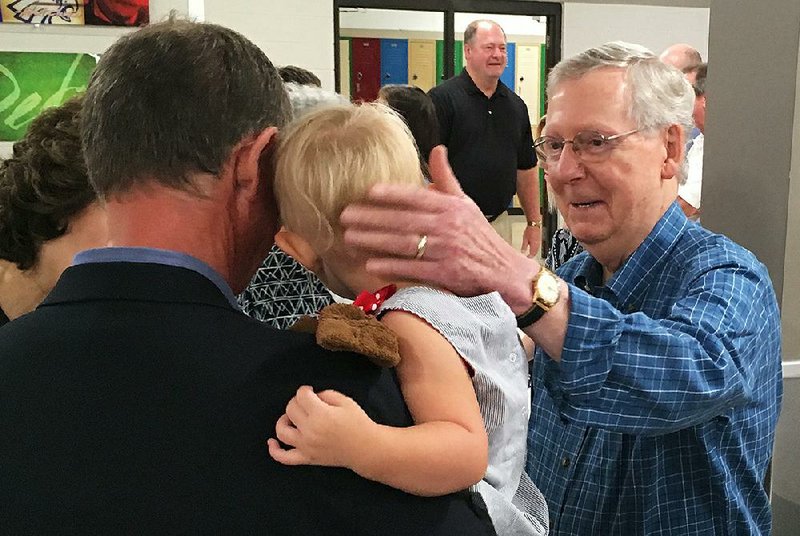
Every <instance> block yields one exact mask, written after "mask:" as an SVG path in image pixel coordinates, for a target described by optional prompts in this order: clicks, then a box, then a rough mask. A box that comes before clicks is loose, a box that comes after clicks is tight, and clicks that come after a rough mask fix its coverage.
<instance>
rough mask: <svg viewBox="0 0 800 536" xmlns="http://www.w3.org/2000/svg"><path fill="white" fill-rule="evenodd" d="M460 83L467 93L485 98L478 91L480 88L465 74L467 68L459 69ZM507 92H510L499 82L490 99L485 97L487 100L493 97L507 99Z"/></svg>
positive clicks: (481, 92)
mask: <svg viewBox="0 0 800 536" xmlns="http://www.w3.org/2000/svg"><path fill="white" fill-rule="evenodd" d="M458 76H459V78H460V79H461V81H462V82H463V83H464V85H465V87H466V89H467V93H472V94H476V95H481V96H483V97H486V94H485V93H484V92H483V91H481V90H480V88H479V87H478V86H477V85H476V84H475V81H474V80H472V77H471V76H470V75H469V73H468V72H467V68H466V67H464V68H463V69H461V74H460V75H458ZM507 91H510V90H509V89H508V88H507V87H506V85H505V84H504V83H503V82H501V81H500V80H498V81H497V89H495V90H494V93H492V96H491V97H486V98H488V99H493V98H494V97H495V96H497V97H508V94H507V93H506V92H507Z"/></svg>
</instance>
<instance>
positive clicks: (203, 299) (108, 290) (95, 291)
mask: <svg viewBox="0 0 800 536" xmlns="http://www.w3.org/2000/svg"><path fill="white" fill-rule="evenodd" d="M107 300H110V301H145V302H158V303H191V304H204V305H210V306H213V307H222V308H225V309H231V310H236V309H235V307H234V306H233V305H232V304H231V303H230V302H229V301H228V299H227V298H226V296H225V295H224V293H223V292H222V291H221V290H220V289H219V288H218V287H217V286H216V285H215V284H214V283H212V282H211V281H210V280H209V279H208V278H206V277H205V276H203V275H201V274H199V273H198V272H196V271H194V270H191V269H188V268H182V267H176V266H167V265H164V264H155V263H144V262H102V263H86V264H80V265H77V266H70V267H69V268H67V269H66V270H65V271H64V273H63V274H62V275H61V278H60V279H59V280H58V283H56V286H55V288H54V289H53V290H52V292H51V293H50V295H49V296H48V297H47V298H45V300H44V301H43V302H42V304H41V305H40V307H47V306H50V305H55V304H62V303H70V302H73V303H74V302H85V301H107Z"/></svg>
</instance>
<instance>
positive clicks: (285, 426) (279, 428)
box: [275, 413, 300, 447]
mask: <svg viewBox="0 0 800 536" xmlns="http://www.w3.org/2000/svg"><path fill="white" fill-rule="evenodd" d="M275 435H276V436H277V437H278V439H280V440H281V441H282V442H283V443H285V444H287V445H290V446H292V447H296V446H297V444H298V443H299V441H300V432H298V431H297V428H295V427H294V426H293V425H292V422H291V421H290V420H289V417H287V416H286V414H285V413H284V414H283V415H281V417H280V419H278V422H277V423H275Z"/></svg>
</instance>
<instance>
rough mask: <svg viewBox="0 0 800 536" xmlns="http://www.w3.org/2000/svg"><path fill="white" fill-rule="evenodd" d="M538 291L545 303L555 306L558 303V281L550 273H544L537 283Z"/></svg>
mask: <svg viewBox="0 0 800 536" xmlns="http://www.w3.org/2000/svg"><path fill="white" fill-rule="evenodd" d="M536 290H537V291H538V293H539V297H540V298H541V300H542V301H543V302H545V303H548V304H550V305H555V304H556V302H558V279H556V277H555V276H554V275H553V274H552V273H550V272H549V271H548V272H542V274H541V275H540V276H539V279H538V280H537V281H536Z"/></svg>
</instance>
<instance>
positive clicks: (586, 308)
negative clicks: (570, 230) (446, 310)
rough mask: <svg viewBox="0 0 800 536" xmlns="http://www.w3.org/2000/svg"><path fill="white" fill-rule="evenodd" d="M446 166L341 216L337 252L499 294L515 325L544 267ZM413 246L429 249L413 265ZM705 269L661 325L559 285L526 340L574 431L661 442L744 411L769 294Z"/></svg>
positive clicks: (414, 277) (748, 273)
mask: <svg viewBox="0 0 800 536" xmlns="http://www.w3.org/2000/svg"><path fill="white" fill-rule="evenodd" d="M442 156H443V153H442V152H441V150H440V149H438V148H437V150H436V152H435V153H434V155H433V158H432V161H431V172H432V175H433V177H434V183H435V185H436V190H431V189H427V190H422V189H409V188H404V187H398V186H393V185H378V186H376V187H373V189H372V190H371V192H370V194H369V197H368V204H366V205H364V204H362V205H360V206H351V207H348V208H347V209H346V210H345V212H344V213H343V214H342V222H343V223H344V225H345V227H346V231H345V241H346V242H347V243H348V244H349V245H351V246H353V247H356V248H358V247H360V248H362V249H364V250H365V253H367V254H368V255H369V256H370V257H371V258H370V259H369V260H368V261H367V269H368V270H370V271H371V272H373V273H375V274H379V275H382V276H385V277H388V278H390V279H399V280H411V281H419V282H423V283H427V284H432V285H437V286H441V287H444V288H448V289H450V290H452V291H453V292H455V293H456V294H459V295H462V296H472V295H477V294H482V293H486V292H490V291H498V292H499V293H500V295H501V296H502V297H503V299H504V300H505V301H506V303H507V304H508V305H509V306H510V307H511V309H512V311H513V312H514V313H515V314H517V315H519V314H521V313H523V312H524V311H526V310H527V309H528V308H529V307H530V306H531V303H532V298H533V296H532V294H533V293H532V288H531V281H532V280H533V278H534V276H535V275H536V274H537V273H538V272H539V270H540V269H541V267H540V265H539V264H538V263H537V262H536V261H535V260H534V259H530V258H527V257H525V256H523V255H521V254H520V253H519V252H516V251H514V249H513V248H512V247H511V246H509V245H508V244H506V243H505V242H504V241H503V240H502V239H501V238H500V237H499V236H497V234H496V233H494V232H493V230H492V228H491V226H490V225H489V224H488V223H487V222H486V221H485V219H484V218H483V216H482V214H481V212H480V210H479V209H478V208H477V206H475V204H474V203H473V202H472V201H471V200H469V199H468V198H466V197H465V196H464V195H463V193H462V192H461V191H460V189H459V188H458V183H457V182H456V181H455V178H454V177H450V176H448V175H447V171H449V168H447V166H446V160H445V161H442V160H441V159H442ZM443 173H444V174H443ZM409 214H411V215H413V217H409ZM421 235H426V236H427V237H428V240H427V248H426V249H425V253H424V255H423V256H422V258H421V259H415V258H414V254H415V253H416V244H417V242H418V240H419V237H420V236H421ZM712 268H714V267H709V268H708V269H704V270H701V271H698V275H697V276H696V277H695V280H694V281H693V282H692V284H691V286H690V288H689V289H688V291H687V293H686V297H685V298H684V299H681V300H679V301H678V303H676V304H675V305H674V306H673V308H672V310H671V313H670V315H669V317H668V318H666V319H663V320H655V319H652V318H649V317H647V316H646V315H644V314H643V313H633V314H623V313H621V312H620V311H618V310H616V309H615V308H614V307H612V306H611V304H609V303H608V302H606V301H605V300H602V299H599V298H594V297H592V296H590V295H588V294H586V293H585V292H583V291H581V290H579V289H577V288H575V287H572V286H567V284H566V283H564V282H563V281H560V282H559V285H560V289H561V294H560V300H559V302H558V303H557V304H556V306H555V307H553V308H552V309H551V310H550V311H549V312H548V313H547V314H545V315H544V316H543V317H542V318H541V319H540V320H539V321H538V322H536V323H534V324H533V325H531V326H528V327H527V328H526V329H525V330H524V331H525V333H526V334H527V335H528V336H530V337H531V338H532V339H533V340H534V341H535V342H536V344H537V346H538V347H540V348H541V349H542V350H543V351H544V352H545V353H546V354H547V355H548V357H549V359H548V362H547V364H546V366H548V367H549V368H550V369H551V371H554V372H553V374H555V381H556V382H557V384H558V385H559V386H560V387H561V389H562V390H563V394H564V407H563V408H562V411H564V412H565V413H566V414H567V416H568V417H571V418H572V419H574V420H575V421H578V422H584V423H591V424H595V425H597V424H599V425H602V426H604V427H607V428H613V429H617V430H625V431H630V432H632V433H643V432H645V433H661V432H667V431H671V430H675V429H678V428H683V427H686V426H690V425H692V424H694V423H697V422H701V421H703V420H707V419H708V418H709V416H712V415H718V414H719V413H720V412H721V411H723V410H724V409H725V408H729V407H732V406H735V405H739V404H743V403H746V402H749V400H748V398H747V397H748V393H751V392H752V390H753V387H754V382H755V381H760V378H762V374H761V373H758V372H757V369H758V368H760V367H764V366H766V365H767V364H766V363H765V358H771V357H774V358H775V359H779V358H780V357H779V354H780V352H779V351H778V352H777V353H778V356H777V357H775V356H771V355H768V354H765V353H763V352H764V351H763V350H759V348H761V347H762V345H764V344H766V343H765V342H764V341H763V340H762V339H764V338H769V337H772V336H773V335H774V333H773V332H772V331H765V328H764V326H763V325H762V324H764V323H765V322H769V323H772V324H774V322H775V318H777V308H776V306H775V305H774V302H775V298H774V293H772V292H771V286H770V285H769V281H768V279H767V276H766V274H755V273H754V272H753V270H750V269H746V268H743V267H740V266H736V267H733V268H731V267H720V268H716V269H712ZM759 303H761V304H762V307H771V308H772V309H771V310H765V309H761V310H759V309H757V308H756V305H757V304H759ZM772 328H774V326H772V327H771V328H770V329H772ZM775 329H777V328H775ZM778 344H779V343H778ZM759 352H762V353H759ZM559 361H561V362H560V363H559ZM676 393H677V394H676Z"/></svg>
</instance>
